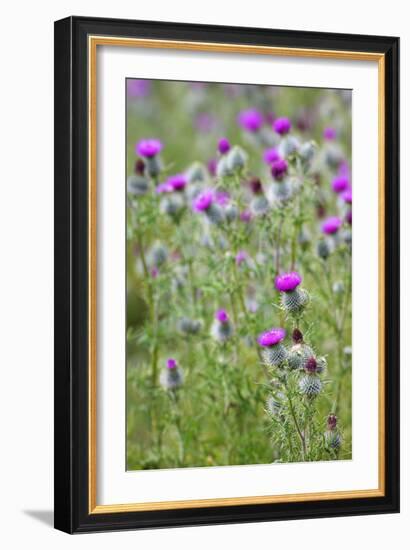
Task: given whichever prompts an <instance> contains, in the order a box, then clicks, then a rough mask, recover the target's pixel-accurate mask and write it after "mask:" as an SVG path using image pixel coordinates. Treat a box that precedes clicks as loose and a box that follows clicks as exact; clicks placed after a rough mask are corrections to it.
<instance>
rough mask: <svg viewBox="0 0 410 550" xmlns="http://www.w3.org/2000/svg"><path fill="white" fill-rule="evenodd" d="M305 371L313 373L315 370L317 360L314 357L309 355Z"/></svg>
mask: <svg viewBox="0 0 410 550" xmlns="http://www.w3.org/2000/svg"><path fill="white" fill-rule="evenodd" d="M305 371H306V372H308V373H310V374H313V373H315V372H316V371H317V361H316V359H315V358H314V357H309V359H308V360H307V361H306V364H305Z"/></svg>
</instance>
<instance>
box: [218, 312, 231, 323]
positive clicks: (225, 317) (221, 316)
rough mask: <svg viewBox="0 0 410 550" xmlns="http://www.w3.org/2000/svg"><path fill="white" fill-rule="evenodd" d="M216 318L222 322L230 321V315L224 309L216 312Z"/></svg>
mask: <svg viewBox="0 0 410 550" xmlns="http://www.w3.org/2000/svg"><path fill="white" fill-rule="evenodd" d="M215 319H216V320H217V321H219V322H220V323H222V324H225V323H228V322H229V316H228V314H227V313H226V311H225V310H224V309H218V311H217V312H216V313H215Z"/></svg>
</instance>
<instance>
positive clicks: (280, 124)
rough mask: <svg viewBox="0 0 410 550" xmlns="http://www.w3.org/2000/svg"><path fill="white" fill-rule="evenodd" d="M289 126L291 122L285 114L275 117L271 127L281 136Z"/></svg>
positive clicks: (290, 126)
mask: <svg viewBox="0 0 410 550" xmlns="http://www.w3.org/2000/svg"><path fill="white" fill-rule="evenodd" d="M291 128H292V124H291V122H290V120H289V119H288V118H287V117H285V116H283V117H279V118H277V119H276V120H275V122H274V123H273V129H274V130H275V132H276V133H277V134H279V135H281V136H283V135H284V134H287V133H288V132H289V131H290V129H291Z"/></svg>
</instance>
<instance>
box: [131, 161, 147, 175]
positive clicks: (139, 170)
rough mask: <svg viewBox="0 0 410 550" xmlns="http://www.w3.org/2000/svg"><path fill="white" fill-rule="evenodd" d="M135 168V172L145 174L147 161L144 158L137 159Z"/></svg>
mask: <svg viewBox="0 0 410 550" xmlns="http://www.w3.org/2000/svg"><path fill="white" fill-rule="evenodd" d="M134 170H135V173H136V174H138V175H139V176H143V175H144V170H145V163H144V161H143V160H142V159H137V161H136V163H135V168H134Z"/></svg>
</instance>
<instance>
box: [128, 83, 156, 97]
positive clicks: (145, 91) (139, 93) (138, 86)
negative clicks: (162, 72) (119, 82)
mask: <svg viewBox="0 0 410 550" xmlns="http://www.w3.org/2000/svg"><path fill="white" fill-rule="evenodd" d="M150 91H151V82H150V81H149V80H143V79H139V78H130V79H128V80H127V95H128V97H133V98H134V97H146V96H147V95H149V93H150Z"/></svg>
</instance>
